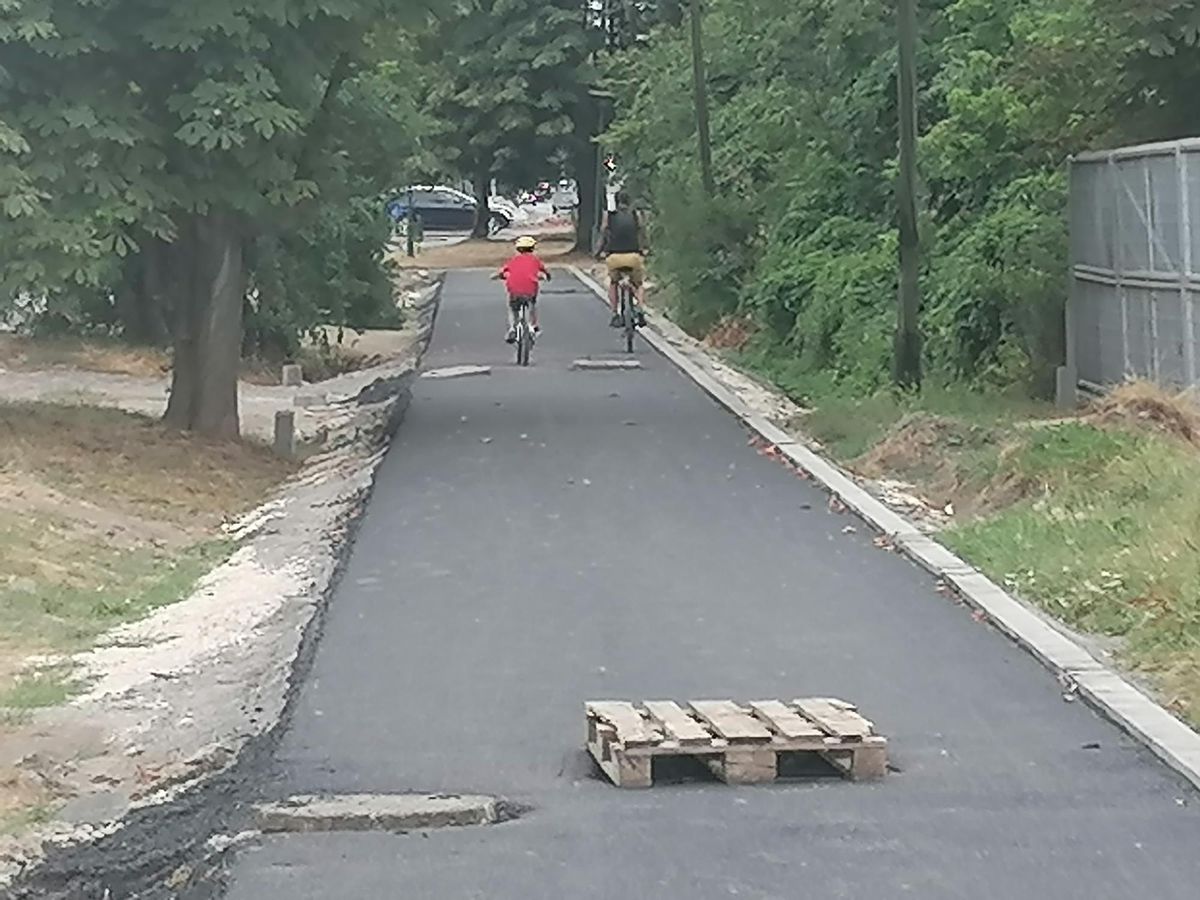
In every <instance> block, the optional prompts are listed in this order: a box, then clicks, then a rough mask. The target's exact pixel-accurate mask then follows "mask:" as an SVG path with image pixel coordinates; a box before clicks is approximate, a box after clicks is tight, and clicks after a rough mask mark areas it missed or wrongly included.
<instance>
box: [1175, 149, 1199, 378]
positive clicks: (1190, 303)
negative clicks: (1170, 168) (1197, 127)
mask: <svg viewBox="0 0 1200 900" xmlns="http://www.w3.org/2000/svg"><path fill="white" fill-rule="evenodd" d="M1175 169H1176V174H1177V175H1178V177H1179V256H1180V260H1179V306H1180V313H1181V314H1182V318H1183V365H1184V377H1185V378H1186V379H1187V383H1188V387H1189V388H1191V387H1195V386H1196V375H1197V373H1196V326H1195V322H1194V310H1193V307H1194V305H1195V298H1194V297H1193V295H1192V291H1191V284H1190V279H1191V277H1192V203H1191V196H1190V192H1191V185H1190V184H1189V183H1188V154H1187V153H1185V152H1184V150H1183V148H1182V147H1176V148H1175Z"/></svg>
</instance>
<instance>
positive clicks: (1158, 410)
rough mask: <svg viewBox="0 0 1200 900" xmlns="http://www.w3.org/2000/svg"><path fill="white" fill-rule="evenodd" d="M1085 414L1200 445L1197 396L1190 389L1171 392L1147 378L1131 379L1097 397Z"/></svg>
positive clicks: (1195, 445) (1098, 419)
mask: <svg viewBox="0 0 1200 900" xmlns="http://www.w3.org/2000/svg"><path fill="white" fill-rule="evenodd" d="M1087 418H1089V419H1091V420H1092V421H1095V422H1100V423H1103V424H1106V425H1132V426H1134V427H1137V428H1146V429H1150V430H1152V431H1155V432H1158V433H1160V434H1166V435H1170V436H1171V437H1174V438H1178V439H1179V440H1182V441H1186V442H1187V443H1189V444H1191V445H1192V446H1194V447H1197V448H1200V398H1198V397H1197V396H1196V394H1195V393H1193V392H1185V393H1173V392H1170V391H1167V390H1164V389H1163V388H1161V387H1159V386H1158V385H1155V384H1151V383H1150V382H1147V381H1134V382H1130V383H1129V384H1124V385H1121V386H1120V387H1118V388H1116V389H1115V390H1113V391H1112V392H1111V393H1108V394H1106V395H1105V396H1103V397H1101V398H1100V399H1099V400H1097V401H1096V402H1095V403H1094V404H1093V405H1092V407H1091V409H1090V410H1089V413H1088V416H1087Z"/></svg>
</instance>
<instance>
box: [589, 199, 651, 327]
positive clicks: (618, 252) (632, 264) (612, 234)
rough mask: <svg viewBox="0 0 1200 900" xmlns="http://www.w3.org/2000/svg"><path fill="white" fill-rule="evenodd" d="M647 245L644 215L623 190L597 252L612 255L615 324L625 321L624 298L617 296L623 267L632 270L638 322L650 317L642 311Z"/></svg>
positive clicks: (610, 271) (610, 299)
mask: <svg viewBox="0 0 1200 900" xmlns="http://www.w3.org/2000/svg"><path fill="white" fill-rule="evenodd" d="M646 249H647V247H646V232H645V229H644V228H643V227H642V220H641V217H640V216H639V215H638V212H637V210H636V209H634V208H633V201H632V200H631V199H630V198H629V194H628V193H626V192H625V191H621V192H620V193H618V194H617V209H616V212H612V213H606V214H605V216H604V228H603V236H602V237H601V240H600V251H599V252H598V253H597V254H596V257H597V258H601V257H604V256H607V257H608V304H609V306H611V307H612V321H611V322H609V324H610V325H611V326H612V327H613V328H622V327H624V325H625V323H624V322H623V321H622V320H621V308H620V300H619V298H618V297H617V273H618V272H619V271H620V270H622V269H628V270H629V272H630V280H631V281H632V282H633V288H634V300H635V303H636V306H637V311H636V313H635V315H636V317H637V324H638V325H645V324H646V317H645V315H643V313H642V305H643V303H644V301H645V299H646V291H645V286H644V285H645V281H646V258H645V254H646Z"/></svg>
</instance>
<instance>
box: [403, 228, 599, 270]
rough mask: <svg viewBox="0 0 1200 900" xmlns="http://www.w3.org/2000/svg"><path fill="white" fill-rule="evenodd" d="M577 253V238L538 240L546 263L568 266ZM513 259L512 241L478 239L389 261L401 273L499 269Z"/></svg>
mask: <svg viewBox="0 0 1200 900" xmlns="http://www.w3.org/2000/svg"><path fill="white" fill-rule="evenodd" d="M574 249H575V237H574V235H563V234H548V235H543V236H542V237H540V238H539V239H538V250H537V252H538V255H539V256H540V257H541V258H542V259H543V260H544V261H545V262H546V263H554V264H558V263H561V262H565V261H566V258H567V256H568V255H569V254H570V253H571V251H572V250H574ZM512 255H513V245H512V242H511V241H507V240H504V241H500V240H486V239H477V240H469V241H463V242H462V243H461V244H453V245H449V246H440V247H428V248H426V249H423V250H422V251H421V252H420V253H418V254H417V255H416V256H415V257H414V258H412V259H409V258H408V257H407V256H405V255H404V254H403V253H402V252H401V253H395V254H393V255H392V256H391V257H389V259H390V261H391V262H392V263H393V264H394V265H396V266H397V267H398V268H401V269H413V268H417V269H474V268H491V267H493V266H494V267H496V268H499V267H500V266H501V265H503V264H504V263H505V262H506V261H507V260H508V259H509V257H511V256H512Z"/></svg>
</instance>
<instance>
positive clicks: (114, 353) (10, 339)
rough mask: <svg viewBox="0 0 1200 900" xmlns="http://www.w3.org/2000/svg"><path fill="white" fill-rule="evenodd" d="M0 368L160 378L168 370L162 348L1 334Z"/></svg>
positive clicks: (110, 341)
mask: <svg viewBox="0 0 1200 900" xmlns="http://www.w3.org/2000/svg"><path fill="white" fill-rule="evenodd" d="M0 367H4V368H9V369H20V370H30V371H36V370H39V369H51V368H72V369H82V370H84V371H88V372H103V373H107V374H110V375H133V376H137V377H139V378H161V377H162V376H163V375H164V374H166V373H167V372H169V371H170V369H171V360H170V357H169V355H168V354H167V353H166V351H164V350H159V349H157V348H154V347H133V346H129V345H127V344H124V343H122V342H121V341H119V340H116V339H107V338H99V337H96V338H77V337H62V338H30V337H24V336H21V335H14V334H0Z"/></svg>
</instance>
